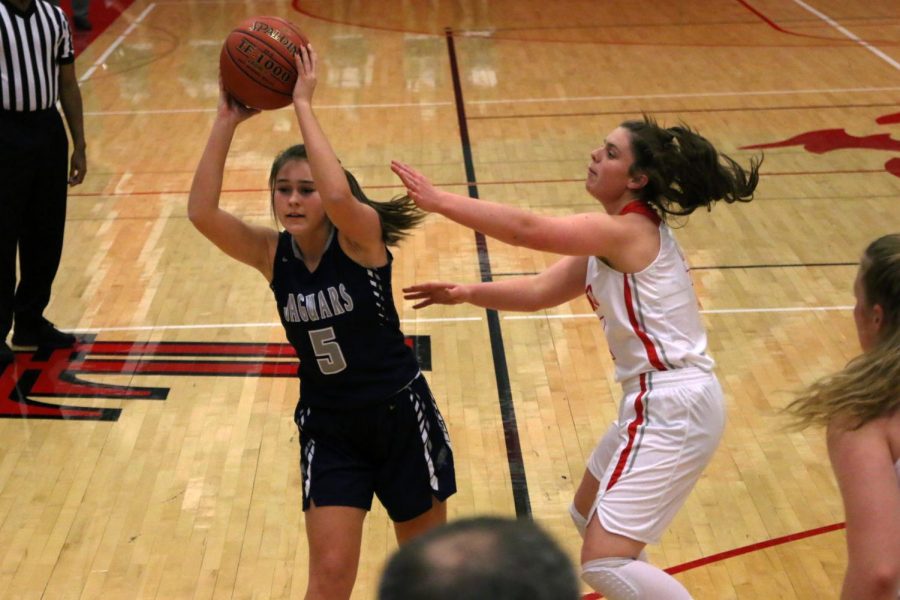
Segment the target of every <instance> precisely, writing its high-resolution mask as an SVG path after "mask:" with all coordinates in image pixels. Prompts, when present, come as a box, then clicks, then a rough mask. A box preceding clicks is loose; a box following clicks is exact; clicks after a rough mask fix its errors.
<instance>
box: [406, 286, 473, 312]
mask: <svg viewBox="0 0 900 600" xmlns="http://www.w3.org/2000/svg"><path fill="white" fill-rule="evenodd" d="M403 298H404V299H406V300H421V302H418V303H417V304H413V308H425V307H426V306H431V305H432V304H460V303H462V302H465V301H466V294H465V290H464V289H463V286H461V285H459V284H456V283H444V282H439V281H430V282H428V283H419V284H416V285H411V286H409V287H405V288H403Z"/></svg>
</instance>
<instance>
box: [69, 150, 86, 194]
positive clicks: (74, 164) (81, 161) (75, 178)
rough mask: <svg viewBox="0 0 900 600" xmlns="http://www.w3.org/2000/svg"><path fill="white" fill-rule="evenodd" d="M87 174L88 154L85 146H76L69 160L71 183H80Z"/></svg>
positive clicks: (71, 184)
mask: <svg viewBox="0 0 900 600" xmlns="http://www.w3.org/2000/svg"><path fill="white" fill-rule="evenodd" d="M86 174H87V155H86V154H85V151H84V148H75V150H73V151H72V159H71V161H70V162H69V185H70V186H75V185H79V184H80V183H81V182H82V181H84V176H85V175H86Z"/></svg>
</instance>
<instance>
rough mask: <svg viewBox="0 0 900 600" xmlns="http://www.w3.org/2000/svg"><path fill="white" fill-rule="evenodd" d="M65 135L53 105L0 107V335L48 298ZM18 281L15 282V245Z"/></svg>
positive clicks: (39, 310) (38, 313) (60, 215)
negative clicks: (38, 108)
mask: <svg viewBox="0 0 900 600" xmlns="http://www.w3.org/2000/svg"><path fill="white" fill-rule="evenodd" d="M68 176H69V140H68V137H67V136H66V129H65V126H64V125H63V121H62V117H61V116H60V114H59V112H58V111H57V110H56V109H55V108H51V109H48V110H42V111H36V112H9V111H3V110H0V341H2V340H3V339H5V338H6V334H7V333H9V330H10V327H11V325H12V322H13V318H14V317H15V322H16V328H17V329H20V328H21V329H20V330H22V329H24V330H28V329H33V328H35V327H37V326H38V325H39V324H40V322H41V320H42V318H43V313H44V309H45V308H46V307H47V304H49V303H50V288H51V287H52V285H53V279H54V278H55V277H56V270H57V269H58V268H59V261H60V257H61V256H62V248H63V232H64V230H65V225H66V195H67V188H68ZM17 250H18V255H19V281H18V286H17V285H16V251H17Z"/></svg>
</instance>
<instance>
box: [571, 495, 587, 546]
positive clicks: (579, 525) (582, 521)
mask: <svg viewBox="0 0 900 600" xmlns="http://www.w3.org/2000/svg"><path fill="white" fill-rule="evenodd" d="M569 516H570V517H572V522H573V523H575V529H577V530H578V535H580V536H581V537H582V539H583V538H584V530H585V529H587V517H585V516H584V515H582V514H581V513H580V512H578V509H577V508H575V503H574V502H573V503H572V504H570V505H569Z"/></svg>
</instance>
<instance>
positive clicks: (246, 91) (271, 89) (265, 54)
mask: <svg viewBox="0 0 900 600" xmlns="http://www.w3.org/2000/svg"><path fill="white" fill-rule="evenodd" d="M308 43H309V41H308V40H307V39H306V36H304V35H303V33H301V31H300V29H299V28H298V27H297V26H296V25H294V24H293V23H290V22H288V21H285V20H284V19H281V18H279V17H251V18H249V19H247V20H246V21H243V22H242V23H241V24H240V25H238V26H237V27H235V28H234V29H233V30H232V31H231V33H229V34H228V37H227V38H225V43H224V44H223V45H222V52H221V53H220V54H219V74H220V75H221V77H222V85H223V87H224V88H225V91H227V92H228V93H229V94H231V95H232V96H233V97H234V98H235V100H237V101H238V102H240V103H241V104H243V105H245V106H248V107H250V108H258V109H260V110H271V109H274V108H281V107H282V106H287V105H288V104H290V103H291V98H292V96H293V92H294V85H295V84H296V82H297V68H296V67H295V65H294V55H295V54H297V52H299V51H300V46H305V45H307V44H308Z"/></svg>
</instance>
